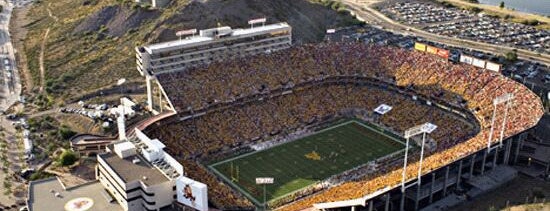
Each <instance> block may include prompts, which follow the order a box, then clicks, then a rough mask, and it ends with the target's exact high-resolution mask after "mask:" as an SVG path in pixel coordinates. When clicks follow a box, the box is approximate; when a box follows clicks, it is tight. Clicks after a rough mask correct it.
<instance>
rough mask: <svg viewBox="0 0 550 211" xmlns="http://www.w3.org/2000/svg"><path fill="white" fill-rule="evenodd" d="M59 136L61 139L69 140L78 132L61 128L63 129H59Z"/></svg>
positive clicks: (65, 127)
mask: <svg viewBox="0 0 550 211" xmlns="http://www.w3.org/2000/svg"><path fill="white" fill-rule="evenodd" d="M59 135H61V138H63V139H65V140H69V139H70V138H71V137H73V136H74V135H76V132H74V131H72V130H71V129H70V128H69V127H67V126H61V128H59Z"/></svg>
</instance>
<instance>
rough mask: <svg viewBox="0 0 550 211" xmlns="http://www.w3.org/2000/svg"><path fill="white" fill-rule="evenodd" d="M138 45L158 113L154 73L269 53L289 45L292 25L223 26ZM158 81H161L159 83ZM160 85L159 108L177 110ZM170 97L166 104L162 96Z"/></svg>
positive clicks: (150, 96)
mask: <svg viewBox="0 0 550 211" xmlns="http://www.w3.org/2000/svg"><path fill="white" fill-rule="evenodd" d="M194 31H196V30H191V33H189V30H188V33H187V34H186V35H191V34H192V35H191V36H189V37H187V38H183V39H179V40H174V41H169V42H163V43H157V44H151V45H147V46H140V47H136V64H137V70H138V71H139V72H140V74H141V75H142V76H145V79H146V84H147V105H148V108H149V109H150V110H151V111H152V112H153V113H158V112H159V111H157V110H156V109H155V106H154V97H153V95H154V94H153V85H152V83H153V82H154V81H155V75H156V74H160V73H169V72H175V71H183V70H185V69H187V68H190V67H193V66H196V65H200V64H208V63H211V62H215V61H220V60H223V59H228V58H235V57H246V56H251V55H256V54H260V53H270V52H273V51H278V50H282V49H286V48H289V47H290V46H291V45H292V27H291V26H290V25H288V24H287V23H276V24H269V25H262V26H257V27H250V28H246V29H232V28H231V27H228V26H224V27H218V28H211V29H204V30H200V31H199V34H198V35H197V36H195V34H194V33H193V32H194ZM157 84H158V83H157ZM158 88H159V92H161V93H159V103H158V108H159V109H160V112H162V110H163V109H164V107H168V109H170V110H175V109H174V108H173V106H172V105H171V103H170V102H169V100H168V98H167V97H166V94H165V93H164V91H163V89H162V87H161V86H160V85H158ZM163 95H164V97H165V99H166V100H167V101H166V102H165V105H163V102H162V97H163Z"/></svg>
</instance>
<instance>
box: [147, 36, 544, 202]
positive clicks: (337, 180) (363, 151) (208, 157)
mask: <svg viewBox="0 0 550 211" xmlns="http://www.w3.org/2000/svg"><path fill="white" fill-rule="evenodd" d="M155 77H156V80H158V82H159V84H160V86H162V90H163V91H164V92H165V94H166V96H167V98H168V101H169V103H170V105H172V106H173V108H174V109H175V111H176V112H175V113H170V114H169V115H161V116H162V117H163V118H158V119H161V120H159V121H156V122H154V123H152V124H150V125H148V126H147V127H146V128H144V129H143V130H144V132H145V133H146V134H147V135H148V136H149V137H151V138H158V139H159V140H161V141H162V142H163V143H164V144H165V145H166V150H167V151H168V152H169V153H170V154H171V155H173V156H174V157H175V158H176V159H177V160H178V161H179V162H180V163H181V164H182V165H183V167H184V170H185V174H186V175H185V176H186V177H189V178H191V179H193V180H196V181H199V182H201V183H205V184H206V185H207V186H208V199H209V205H210V206H211V207H215V208H218V209H221V210H253V209H255V208H256V207H263V206H268V207H269V208H273V209H279V210H304V209H308V208H311V207H315V208H317V209H325V208H350V207H351V208H352V209H353V207H355V206H358V207H367V206H368V207H369V209H371V210H372V209H373V208H380V209H381V210H382V209H386V210H398V209H399V208H400V203H401V206H404V207H405V209H407V210H413V209H418V208H419V206H426V205H427V204H430V203H431V202H432V201H433V200H434V198H438V197H439V198H440V197H441V196H439V195H435V194H434V193H435V192H438V193H439V194H440V195H441V192H443V193H442V195H446V192H449V191H450V189H452V187H453V186H458V184H457V183H460V178H461V176H462V174H467V173H468V172H467V171H468V170H469V171H470V172H469V174H470V176H472V175H473V174H483V172H484V171H486V169H490V168H495V166H496V165H497V164H501V163H504V164H505V163H508V162H509V160H510V158H511V157H513V150H512V148H514V147H515V148H517V142H518V141H517V140H519V139H520V138H521V135H522V133H523V132H524V131H526V130H528V129H530V128H531V127H533V126H535V125H536V123H537V122H538V121H539V119H540V118H541V116H542V115H543V108H542V104H541V101H540V99H539V98H538V97H537V96H536V95H535V94H534V93H532V92H531V91H530V90H529V89H527V88H526V87H524V86H523V85H521V84H519V83H516V82H514V81H513V80H510V79H507V78H506V77H504V76H502V75H501V74H500V73H497V72H493V71H488V70H484V69H480V68H476V67H474V66H470V65H466V64H453V63H451V62H449V61H447V60H446V59H442V58H440V57H437V56H434V55H430V54H426V53H423V52H418V51H409V50H404V49H399V48H394V47H381V46H373V45H366V44H362V43H359V42H358V43H334V42H325V43H320V44H306V45H297V46H293V47H291V48H289V49H285V50H280V51H275V52H270V53H267V54H258V55H254V56H248V57H242V58H235V59H232V60H226V61H217V62H212V63H210V64H208V65H198V66H196V67H192V68H190V69H187V70H185V71H178V72H167V73H162V74H158V75H156V76H155ZM425 123H428V124H430V125H432V126H435V127H433V128H432V130H430V131H425V130H423V129H420V130H421V133H419V132H418V131H417V133H414V134H412V135H411V134H410V133H409V132H410V131H411V130H410V129H411V128H413V129H414V128H415V126H418V125H423V124H425ZM416 129H419V128H418V127H416ZM434 129H435V130H434ZM409 138H410V144H409V145H408V146H409V147H407V144H406V143H408V141H409ZM424 142H425V144H422V143H424ZM407 155H408V159H406V157H405V156H407ZM421 155H422V156H421ZM421 157H422V158H421ZM404 160H406V161H407V162H408V165H406V168H405V169H404ZM419 167H421V168H419ZM419 169H420V170H419ZM419 173H420V174H419ZM450 175H458V176H456V177H452V176H450ZM258 177H272V178H274V181H273V184H268V185H264V186H262V185H257V184H256V181H255V179H256V178H258ZM436 178H437V179H438V180H439V179H440V178H441V179H443V178H444V185H443V186H442V187H441V188H440V189H438V190H437V191H436V190H435V189H436V188H435V186H434V185H433V184H435V183H434V181H435V180H436ZM451 178H454V179H451ZM403 179H404V180H403ZM429 180H431V181H432V182H431V183H429V182H425V181H429ZM450 180H453V181H452V182H451V181H450ZM403 181H404V183H403ZM419 181H422V183H423V184H421V183H420V182H419ZM426 184H431V187H430V193H429V194H428V195H429V197H424V196H420V194H418V193H420V192H421V190H423V188H424V186H425V185H426ZM402 185H403V186H402ZM422 185H424V186H422ZM401 187H404V188H401ZM407 188H408V189H407ZM414 190H416V191H417V192H418V193H415V192H416V191H414Z"/></svg>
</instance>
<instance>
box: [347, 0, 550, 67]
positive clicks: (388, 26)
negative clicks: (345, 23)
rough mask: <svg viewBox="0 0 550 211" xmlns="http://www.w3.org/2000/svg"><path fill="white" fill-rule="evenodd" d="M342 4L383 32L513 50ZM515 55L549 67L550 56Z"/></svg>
mask: <svg viewBox="0 0 550 211" xmlns="http://www.w3.org/2000/svg"><path fill="white" fill-rule="evenodd" d="M342 2H343V3H345V4H346V5H348V6H349V7H350V10H351V11H352V12H353V13H355V15H356V16H357V17H358V18H360V19H363V20H364V21H366V22H367V23H369V24H371V25H374V26H379V27H383V28H384V30H388V31H391V32H394V33H397V34H404V35H414V36H417V37H421V38H424V39H427V40H430V41H434V42H438V43H443V44H447V45H449V46H455V47H462V48H469V49H472V50H478V51H482V52H487V53H492V54H495V55H501V54H504V53H506V52H509V51H512V50H513V49H514V48H511V47H507V46H500V45H493V44H488V43H482V42H476V41H471V40H464V39H459V38H455V37H447V36H441V35H437V34H432V33H428V32H426V31H423V30H420V29H416V28H413V27H411V26H407V25H404V24H401V23H398V22H396V21H394V20H392V19H390V18H388V17H386V16H385V15H384V14H382V13H380V12H378V11H376V10H375V9H372V8H370V7H369V6H368V5H367V4H365V3H361V2H358V1H357V0H343V1H342ZM517 54H518V57H519V58H520V59H525V60H531V61H535V62H540V63H543V64H546V65H548V66H550V55H548V54H539V53H536V52H532V51H527V50H523V49H517Z"/></svg>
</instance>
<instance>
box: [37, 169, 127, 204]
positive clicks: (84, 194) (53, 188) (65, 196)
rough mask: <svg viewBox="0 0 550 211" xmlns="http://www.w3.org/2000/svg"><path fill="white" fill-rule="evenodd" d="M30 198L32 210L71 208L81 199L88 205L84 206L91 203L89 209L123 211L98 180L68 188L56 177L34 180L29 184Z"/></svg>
mask: <svg viewBox="0 0 550 211" xmlns="http://www.w3.org/2000/svg"><path fill="white" fill-rule="evenodd" d="M56 195H57V196H56ZM28 200H29V201H28V206H29V210H30V211H41V210H51V211H53V210H69V209H67V208H76V207H75V206H78V204H77V203H74V204H73V202H79V201H80V202H82V201H86V202H87V205H84V206H90V204H91V207H90V208H89V209H88V210H112V211H122V207H121V206H119V205H118V203H116V201H112V197H111V196H110V195H109V194H108V193H107V192H106V191H105V190H104V188H103V186H102V185H101V183H99V182H97V181H96V182H92V183H87V184H83V185H79V186H74V187H70V188H67V189H65V187H64V186H63V184H62V183H61V181H59V180H58V179H57V178H55V177H54V178H49V179H45V180H39V181H34V182H31V183H30V184H29V199H28ZM111 201H112V202H111ZM90 202H91V203H90ZM73 210H79V209H73Z"/></svg>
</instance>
